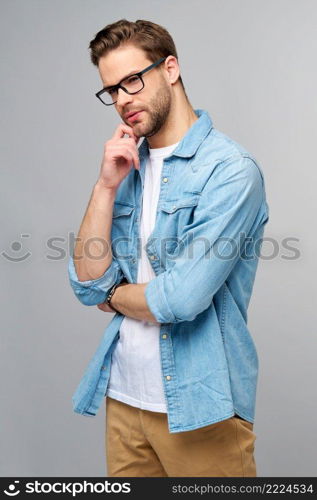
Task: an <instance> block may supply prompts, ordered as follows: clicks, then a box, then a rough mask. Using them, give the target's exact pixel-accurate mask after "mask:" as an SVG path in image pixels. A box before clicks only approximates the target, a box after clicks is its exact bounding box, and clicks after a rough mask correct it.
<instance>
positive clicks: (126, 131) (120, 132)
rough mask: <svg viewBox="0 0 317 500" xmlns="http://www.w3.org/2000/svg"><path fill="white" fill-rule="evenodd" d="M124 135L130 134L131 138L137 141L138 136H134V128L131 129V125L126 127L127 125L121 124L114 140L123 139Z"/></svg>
mask: <svg viewBox="0 0 317 500" xmlns="http://www.w3.org/2000/svg"><path fill="white" fill-rule="evenodd" d="M124 134H128V135H129V137H132V138H133V139H134V140H136V139H137V138H136V136H135V135H134V132H133V129H132V127H129V125H126V124H125V123H120V124H119V125H118V127H117V128H116V130H115V132H114V134H113V136H112V138H113V139H121V138H122V137H124Z"/></svg>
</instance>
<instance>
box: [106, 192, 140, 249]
mask: <svg viewBox="0 0 317 500" xmlns="http://www.w3.org/2000/svg"><path fill="white" fill-rule="evenodd" d="M134 210H135V206H134V205H132V204H131V203H128V202H124V201H121V200H120V201H115V202H114V205H113V212H112V228H111V241H112V251H113V255H115V256H116V257H117V258H120V257H123V258H126V256H127V254H128V251H129V250H128V249H129V248H130V246H131V240H132V234H131V231H132V219H133V214H134Z"/></svg>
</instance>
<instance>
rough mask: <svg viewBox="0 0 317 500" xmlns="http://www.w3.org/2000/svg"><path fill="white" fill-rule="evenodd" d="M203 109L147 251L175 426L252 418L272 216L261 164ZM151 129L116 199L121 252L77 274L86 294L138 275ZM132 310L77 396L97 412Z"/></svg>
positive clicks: (183, 147) (90, 296)
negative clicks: (250, 312) (253, 317)
mask: <svg viewBox="0 0 317 500" xmlns="http://www.w3.org/2000/svg"><path fill="white" fill-rule="evenodd" d="M195 113H196V115H197V117H198V120H196V121H195V122H194V123H193V125H192V126H191V127H190V128H189V129H188V131H187V133H186V134H185V135H184V136H183V138H182V140H181V141H180V142H179V144H178V146H177V147H176V149H175V150H174V151H173V152H172V153H171V154H170V155H169V156H168V157H166V158H165V159H164V162H163V166H162V176H161V181H162V182H161V187H160V196H159V201H158V205H157V212H156V223H155V227H154V230H153V232H152V234H151V235H150V237H149V239H148V241H147V243H146V246H145V248H146V253H147V255H148V258H149V260H150V262H151V265H152V268H153V270H154V272H155V275H156V277H155V278H154V279H152V280H151V281H150V282H149V283H148V285H147V287H146V288H145V297H146V301H147V303H148V307H149V309H150V310H151V311H152V313H153V315H154V317H155V318H156V320H157V321H158V323H160V343H159V345H160V357H161V367H162V377H163V387H164V391H165V396H166V402H167V410H168V413H167V415H168V427H169V432H170V433H176V432H182V431H187V430H192V429H197V428H199V427H203V426H206V425H209V424H212V423H215V422H219V421H221V420H225V419H227V418H230V417H231V416H233V415H234V414H235V413H237V414H238V415H240V416H241V417H242V418H244V419H246V420H248V421H249V422H254V415H255V399H256V387H257V377H258V356H257V352H256V347H255V344H254V341H253V339H252V336H251V334H250V331H249V329H248V327H247V308H248V304H249V301H250V296H251V292H252V287H253V283H254V278H255V273H256V269H257V264H258V258H259V255H260V247H261V243H262V240H261V238H262V236H263V232H264V225H265V224H266V223H267V221H268V218H269V211H268V205H267V202H266V196H265V187H264V179H263V172H262V170H261V168H260V167H259V165H258V164H257V162H256V160H255V159H254V158H253V157H252V156H251V155H250V154H249V153H248V152H247V151H246V150H245V149H244V148H243V147H242V146H240V145H239V144H238V143H236V142H235V141H233V140H232V139H230V138H229V137H227V136H226V135H225V134H223V133H222V132H220V131H218V130H216V129H215V128H214V127H213V123H212V120H211V118H210V115H209V113H208V112H206V111H204V110H202V109H196V110H195ZM148 154H149V152H148V142H147V140H146V138H144V139H143V142H142V143H141V145H140V146H139V157H140V171H138V170H136V169H134V168H132V169H131V171H130V172H129V174H128V175H127V177H126V178H125V179H124V180H123V181H122V183H121V184H120V186H119V188H118V190H117V193H116V198H115V202H114V209H113V220H112V229H111V241H112V252H113V260H112V264H111V265H110V267H109V268H108V269H107V270H106V272H105V273H104V274H103V275H102V276H101V277H99V278H98V279H94V280H87V281H79V280H78V277H77V274H76V271H75V267H74V261H73V256H71V257H70V259H69V266H68V272H69V279H70V284H71V286H72V288H73V291H74V293H75V295H76V296H77V298H78V299H79V300H80V302H82V303H83V304H85V305H88V306H95V305H97V304H100V303H101V302H103V301H104V300H105V299H106V298H107V296H108V294H109V291H110V289H111V287H112V286H113V285H114V284H115V283H119V282H120V281H121V280H122V279H123V278H126V279H127V281H128V282H129V283H137V264H138V259H139V258H140V237H139V231H140V226H139V223H140V211H141V207H142V193H143V185H144V169H145V164H146V159H147V156H148ZM123 318H124V316H123V315H122V314H120V313H116V314H115V315H114V316H113V318H112V320H111V322H110V323H109V325H108V326H107V328H106V330H105V332H104V334H103V336H102V338H101V341H100V343H99V346H98V347H97V350H96V352H95V354H94V356H93V358H92V359H91V361H90V363H89V364H88V366H87V368H86V370H85V372H84V374H83V377H82V379H81V381H80V383H79V385H78V387H77V389H76V391H75V393H74V395H73V398H72V399H73V409H74V411H75V412H77V413H80V414H82V415H85V416H95V415H96V413H97V411H98V409H99V407H100V405H101V403H102V401H103V398H104V397H105V396H106V392H107V385H108V381H109V375H110V369H111V355H112V352H113V350H114V349H115V347H116V343H117V341H118V338H119V329H120V324H121V322H122V320H123Z"/></svg>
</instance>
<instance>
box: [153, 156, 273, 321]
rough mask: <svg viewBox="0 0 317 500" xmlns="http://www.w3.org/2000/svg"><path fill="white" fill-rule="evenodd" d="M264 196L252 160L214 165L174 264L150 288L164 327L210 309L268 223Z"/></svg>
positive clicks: (260, 176)
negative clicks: (247, 244)
mask: <svg viewBox="0 0 317 500" xmlns="http://www.w3.org/2000/svg"><path fill="white" fill-rule="evenodd" d="M264 193H265V191H264V181H263V176H262V172H261V171H260V169H259V167H258V166H257V164H256V163H255V162H254V161H253V160H252V159H251V158H249V157H246V156H239V157H235V158H233V157H232V158H231V159H228V160H226V161H223V162H221V163H219V164H218V165H217V166H216V167H215V169H214V171H213V172H212V174H211V176H210V177H209V180H208V182H207V183H206V185H205V187H204V189H203V191H202V193H201V197H200V200H199V203H198V205H197V207H196V209H195V212H194V217H193V220H192V222H191V223H190V224H188V225H187V226H185V228H184V231H183V233H182V238H181V241H180V243H181V244H180V246H179V247H180V248H181V251H180V252H179V254H178V255H177V257H176V258H175V259H174V262H173V265H172V266H171V267H170V268H169V269H167V270H166V271H164V272H162V273H161V274H159V275H158V276H156V277H155V278H154V279H152V280H151V281H150V282H149V283H148V284H147V286H146V288H145V298H146V301H147V304H148V307H149V309H150V310H151V312H152V314H153V315H154V317H155V318H156V320H157V321H158V322H159V323H177V322H181V321H192V320H193V319H195V317H196V316H197V315H198V314H199V313H201V312H202V311H204V310H205V309H207V308H208V307H209V306H210V304H211V302H212V298H213V296H214V294H215V293H216V292H217V290H218V289H219V288H220V287H221V285H222V284H223V283H224V282H225V280H226V279H227V277H228V275H229V273H230V272H231V270H232V269H233V267H234V265H235V264H236V262H237V260H238V259H239V257H240V256H241V249H242V246H243V243H244V240H245V238H246V237H247V236H248V234H249V233H250V234H251V233H252V232H253V230H254V226H257V225H258V224H259V223H260V222H261V221H262V222H266V220H267V219H264V218H263V215H265V214H266V211H265V209H264V214H262V212H261V207H262V205H263V206H264V207H265V206H266V204H264V203H263V200H264V196H265V194H264Z"/></svg>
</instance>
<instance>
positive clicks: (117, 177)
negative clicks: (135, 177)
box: [97, 123, 140, 190]
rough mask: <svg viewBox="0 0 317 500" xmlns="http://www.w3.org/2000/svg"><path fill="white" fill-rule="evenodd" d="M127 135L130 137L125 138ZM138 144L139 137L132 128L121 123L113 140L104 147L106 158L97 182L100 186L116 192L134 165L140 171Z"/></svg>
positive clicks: (104, 157)
mask: <svg viewBox="0 0 317 500" xmlns="http://www.w3.org/2000/svg"><path fill="white" fill-rule="evenodd" d="M125 134H128V135H129V137H124V135H125ZM137 142H138V137H137V136H136V135H135V134H134V132H133V129H132V127H129V126H128V125H125V124H124V123H120V124H119V125H118V127H117V128H116V130H115V133H114V134H113V136H112V138H111V139H109V140H108V141H107V142H106V143H105V145H104V156H103V160H102V164H101V169H100V175H99V179H98V181H97V182H98V183H99V184H101V185H102V186H103V187H106V188H109V189H114V190H116V189H117V188H118V187H119V185H120V183H121V182H122V180H123V179H124V178H125V177H126V176H127V175H128V173H129V172H130V170H131V168H132V165H133V166H134V168H136V169H137V170H139V169H140V160H139V154H138V148H137V146H136V144H137Z"/></svg>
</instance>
